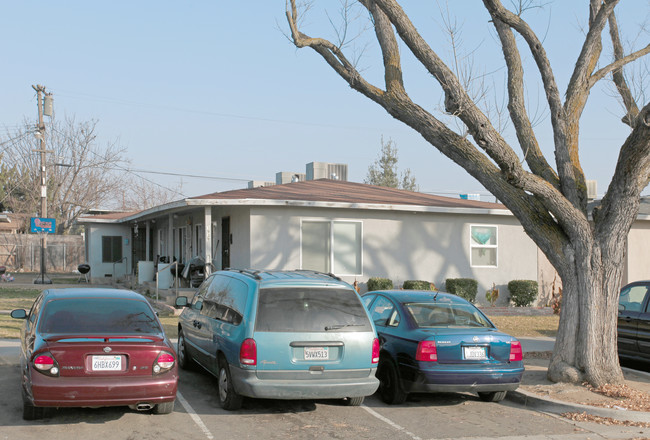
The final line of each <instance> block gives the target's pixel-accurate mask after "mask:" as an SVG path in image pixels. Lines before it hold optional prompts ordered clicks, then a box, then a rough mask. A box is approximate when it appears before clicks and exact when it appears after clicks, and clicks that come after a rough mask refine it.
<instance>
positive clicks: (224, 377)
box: [217, 358, 243, 411]
mask: <svg viewBox="0 0 650 440" xmlns="http://www.w3.org/2000/svg"><path fill="white" fill-rule="evenodd" d="M217 381H218V384H219V405H221V407H222V408H223V409H225V410H228V411H234V410H238V409H239V408H241V405H242V400H243V397H242V396H240V395H239V394H237V393H236V392H235V389H234V387H233V385H232V378H231V376H230V368H229V367H228V362H227V361H226V360H225V359H223V358H222V359H220V360H219V376H218V377H217Z"/></svg>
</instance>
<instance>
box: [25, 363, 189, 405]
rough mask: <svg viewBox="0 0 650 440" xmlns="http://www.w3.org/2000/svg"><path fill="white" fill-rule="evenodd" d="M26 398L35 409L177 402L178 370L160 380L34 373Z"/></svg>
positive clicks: (159, 377) (157, 378)
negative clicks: (55, 375) (39, 407)
mask: <svg viewBox="0 0 650 440" xmlns="http://www.w3.org/2000/svg"><path fill="white" fill-rule="evenodd" d="M31 378H32V381H31V386H25V385H24V390H25V398H26V399H27V400H29V401H30V403H32V404H33V405H34V406H49V407H100V406H125V405H137V404H139V403H150V404H157V403H164V402H173V401H174V400H175V399H176V391H177V389H178V374H177V371H176V369H174V370H173V371H170V372H167V373H165V374H162V375H160V376H157V377H153V376H149V377H146V376H141V377H131V378H128V377H127V378H97V377H93V378H89V377H49V376H45V375H43V374H41V373H38V372H32V377H31Z"/></svg>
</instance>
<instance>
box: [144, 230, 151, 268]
mask: <svg viewBox="0 0 650 440" xmlns="http://www.w3.org/2000/svg"><path fill="white" fill-rule="evenodd" d="M145 234H146V240H145V242H146V244H145V246H146V248H147V252H146V253H145V261H151V255H150V254H149V246H150V245H151V243H150V242H149V240H150V238H149V235H150V234H151V221H150V220H147V223H146V232H145Z"/></svg>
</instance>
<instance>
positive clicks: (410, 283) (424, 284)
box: [402, 280, 433, 290]
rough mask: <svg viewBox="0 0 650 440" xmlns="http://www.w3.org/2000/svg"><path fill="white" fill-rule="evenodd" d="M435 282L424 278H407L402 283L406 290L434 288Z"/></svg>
mask: <svg viewBox="0 0 650 440" xmlns="http://www.w3.org/2000/svg"><path fill="white" fill-rule="evenodd" d="M432 286H433V284H431V283H430V282H428V281H423V280H406V281H404V284H403V285H402V289H404V290H433V288H432Z"/></svg>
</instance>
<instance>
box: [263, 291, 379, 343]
mask: <svg viewBox="0 0 650 440" xmlns="http://www.w3.org/2000/svg"><path fill="white" fill-rule="evenodd" d="M255 330H256V331H258V332H328V331H330V332H358V331H372V326H371V325H370V320H369V319H368V316H367V314H366V311H365V309H364V308H363V305H362V304H361V300H360V299H359V297H358V295H357V294H356V293H355V292H354V291H351V290H347V289H334V288H304V287H282V288H266V289H260V294H259V302H258V308H257V321H256V326H255Z"/></svg>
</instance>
